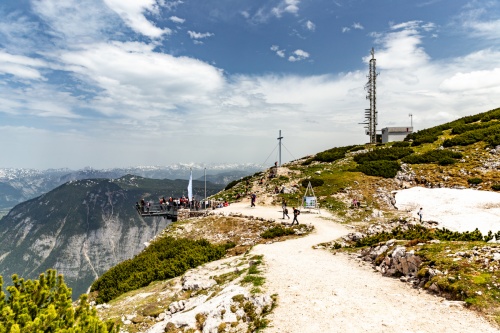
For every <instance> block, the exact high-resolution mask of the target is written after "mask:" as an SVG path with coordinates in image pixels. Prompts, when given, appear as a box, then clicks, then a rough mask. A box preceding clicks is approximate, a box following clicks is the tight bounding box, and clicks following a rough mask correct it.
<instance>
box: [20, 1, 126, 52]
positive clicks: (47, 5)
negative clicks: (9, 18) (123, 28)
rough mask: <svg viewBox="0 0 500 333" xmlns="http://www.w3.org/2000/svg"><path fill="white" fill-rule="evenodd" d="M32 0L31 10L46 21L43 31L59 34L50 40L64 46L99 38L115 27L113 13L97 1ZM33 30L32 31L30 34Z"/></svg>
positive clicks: (115, 17) (116, 20)
mask: <svg viewBox="0 0 500 333" xmlns="http://www.w3.org/2000/svg"><path fill="white" fill-rule="evenodd" d="M32 3H33V11H34V12H35V13H36V14H37V15H38V16H39V17H40V18H41V19H42V20H43V21H44V22H45V23H46V25H45V29H48V31H46V32H48V33H50V34H51V35H54V36H57V37H59V38H58V39H53V42H56V43H57V42H60V43H64V46H68V44H69V45H71V44H78V43H87V42H94V41H96V40H102V39H103V35H104V34H106V33H107V32H110V31H113V30H115V29H116V25H117V23H118V17H117V16H116V14H115V13H114V12H113V11H111V10H110V9H109V8H108V7H106V6H103V4H102V2H101V1H97V0H89V1H88V2H82V1H78V0H65V1H33V2H32ZM82 27H85V29H82ZM36 31H37V30H33V31H32V32H31V33H36ZM24 39H26V38H24ZM39 47H43V46H40V45H39Z"/></svg>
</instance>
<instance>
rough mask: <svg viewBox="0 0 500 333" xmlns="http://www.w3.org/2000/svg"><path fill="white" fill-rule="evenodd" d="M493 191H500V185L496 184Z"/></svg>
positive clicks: (492, 187)
mask: <svg viewBox="0 0 500 333" xmlns="http://www.w3.org/2000/svg"><path fill="white" fill-rule="evenodd" d="M491 189H492V190H493V191H500V184H494V185H491Z"/></svg>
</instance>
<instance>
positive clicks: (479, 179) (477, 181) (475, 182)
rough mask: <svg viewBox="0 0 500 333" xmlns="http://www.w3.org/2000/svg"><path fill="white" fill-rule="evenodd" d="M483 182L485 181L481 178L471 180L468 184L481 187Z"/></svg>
mask: <svg viewBox="0 0 500 333" xmlns="http://www.w3.org/2000/svg"><path fill="white" fill-rule="evenodd" d="M482 182H483V180H482V179H481V178H469V179H467V183H469V184H470V185H479V184H481V183H482Z"/></svg>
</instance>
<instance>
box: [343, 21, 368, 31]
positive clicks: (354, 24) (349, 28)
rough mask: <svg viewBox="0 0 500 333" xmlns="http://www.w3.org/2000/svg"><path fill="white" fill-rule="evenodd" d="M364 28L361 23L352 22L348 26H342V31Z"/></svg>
mask: <svg viewBox="0 0 500 333" xmlns="http://www.w3.org/2000/svg"><path fill="white" fill-rule="evenodd" d="M364 28H365V27H363V25H362V24H361V23H357V22H354V23H353V24H352V25H351V26H350V27H342V33H346V32H349V31H351V29H355V30H363V29H364Z"/></svg>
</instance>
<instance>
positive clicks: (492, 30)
mask: <svg viewBox="0 0 500 333" xmlns="http://www.w3.org/2000/svg"><path fill="white" fill-rule="evenodd" d="M465 27H466V28H469V29H471V30H472V34H473V35H474V36H476V37H482V38H486V39H500V34H499V31H500V20H494V21H482V22H480V21H472V22H467V23H466V24H465Z"/></svg>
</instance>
